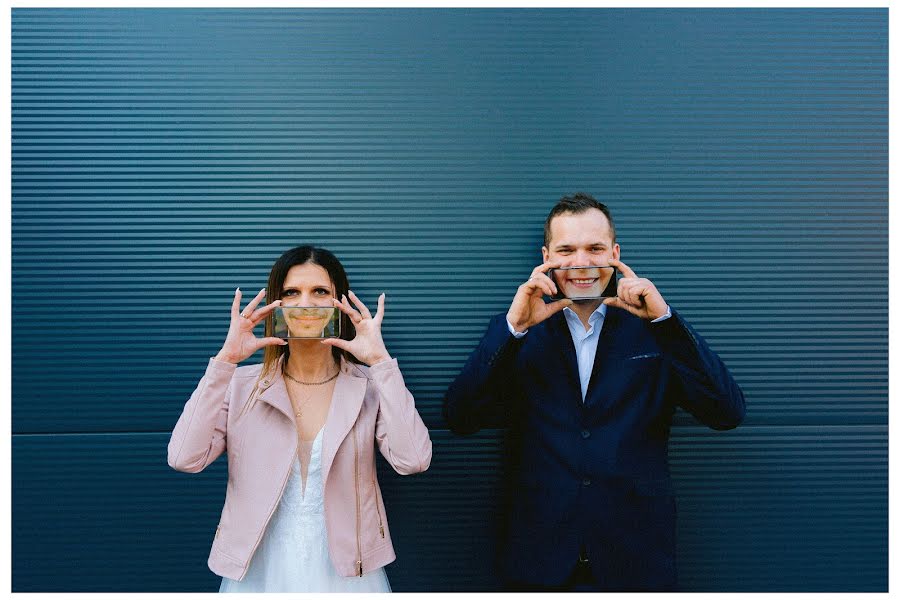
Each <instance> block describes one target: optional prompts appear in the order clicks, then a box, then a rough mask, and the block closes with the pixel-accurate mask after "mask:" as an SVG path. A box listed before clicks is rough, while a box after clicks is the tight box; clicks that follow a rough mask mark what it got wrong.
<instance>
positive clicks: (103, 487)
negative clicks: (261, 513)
mask: <svg viewBox="0 0 900 600" xmlns="http://www.w3.org/2000/svg"><path fill="white" fill-rule="evenodd" d="M432 439H433V441H434V461H433V463H432V466H431V468H430V469H429V471H427V472H425V473H423V474H421V475H415V476H411V477H401V476H399V475H397V474H396V473H394V472H393V471H391V470H390V467H388V466H387V465H386V463H385V462H384V461H383V460H379V481H380V482H381V484H382V490H383V494H384V501H385V505H386V506H387V511H388V512H387V518H388V521H389V523H390V528H391V536H392V538H393V540H394V545H395V549H396V551H397V561H396V562H395V563H393V564H392V565H390V566H389V567H388V577H389V578H390V581H391V586H392V587H393V589H394V590H395V591H409V590H427V591H453V590H465V591H476V590H492V589H496V587H497V581H496V578H495V577H494V575H493V568H492V567H493V560H494V553H495V551H496V541H495V540H494V539H493V537H492V532H493V530H494V527H495V524H496V522H497V519H498V517H499V515H498V514H497V513H498V505H499V496H498V490H499V486H500V476H501V472H502V459H501V452H502V446H503V443H502V440H501V436H500V434H499V433H498V432H496V431H484V432H481V433H479V434H477V435H475V436H472V437H467V438H462V439H460V438H457V437H455V436H453V435H451V434H449V433H448V432H446V431H435V432H433V433H432ZM167 441H168V436H167V435H164V434H106V435H103V434H85V435H45V436H31V435H19V436H15V437H14V439H13V446H12V448H13V460H14V465H27V468H22V467H15V468H14V469H13V488H12V490H13V497H12V499H13V507H12V508H13V517H14V518H13V589H14V590H17V591H74V590H81V591H84V590H93V591H128V592H150V591H207V592H210V591H216V590H217V589H218V581H219V578H218V577H217V576H215V575H213V574H211V573H210V572H209V570H208V569H207V567H206V557H207V555H208V554H209V545H210V544H211V543H212V536H213V533H214V532H215V528H216V524H217V523H218V518H219V511H220V510H221V507H222V501H223V499H224V490H225V461H224V460H219V461H217V462H216V463H214V464H213V465H212V466H211V467H210V468H209V469H208V470H207V471H205V472H203V473H201V474H198V475H189V474H183V473H176V472H175V471H172V470H171V469H169V468H168V466H167V465H166V464H165V446H166V443H167ZM671 446H672V448H671V461H672V474H673V481H674V484H675V491H676V495H677V504H678V515H679V520H678V560H679V575H680V578H681V582H682V587H684V588H686V589H691V590H696V591H715V590H729V591H766V590H769V591H771V590H779V591H846V590H857V591H879V590H884V589H886V588H887V560H886V556H887V543H888V540H887V427H886V426H857V427H839V426H816V427H747V428H743V429H737V430H734V431H731V432H727V433H718V432H713V431H710V430H707V429H705V428H698V427H681V428H678V429H676V430H675V431H674V432H673V437H672V444H671ZM101 505H102V507H103V510H99V506H101ZM879 557H880V558H879ZM37 565H39V566H37Z"/></svg>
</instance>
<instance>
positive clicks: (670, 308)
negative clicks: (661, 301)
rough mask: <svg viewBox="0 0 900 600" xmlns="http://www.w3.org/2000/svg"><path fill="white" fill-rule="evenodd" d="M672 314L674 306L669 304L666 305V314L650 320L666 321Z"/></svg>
mask: <svg viewBox="0 0 900 600" xmlns="http://www.w3.org/2000/svg"><path fill="white" fill-rule="evenodd" d="M671 316H672V307H671V306H669V305H668V304H667V305H666V314H664V315H662V316H659V317H656V318H655V319H653V320H652V321H650V322H651V323H659V322H660V321H665V320H666V319H668V318H669V317H671Z"/></svg>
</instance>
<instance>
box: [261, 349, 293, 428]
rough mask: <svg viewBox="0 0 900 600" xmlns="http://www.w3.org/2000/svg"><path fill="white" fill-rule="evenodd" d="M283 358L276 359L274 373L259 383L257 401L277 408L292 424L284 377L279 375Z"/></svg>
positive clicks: (289, 401) (289, 400) (291, 412)
mask: <svg viewBox="0 0 900 600" xmlns="http://www.w3.org/2000/svg"><path fill="white" fill-rule="evenodd" d="M283 361H284V356H280V357H278V363H277V364H276V365H275V371H274V372H273V373H270V374H269V375H266V376H265V377H263V378H262V379H261V380H260V382H259V399H260V400H262V401H263V402H265V403H267V404H270V405H272V406H274V407H275V408H277V409H278V410H279V411H281V412H282V413H284V415H285V416H286V417H287V418H288V419H289V420H290V421H291V425H293V424H294V408H293V407H292V406H291V399H290V397H288V392H287V386H285V385H284V376H283V375H282V374H281V365H282V362H283Z"/></svg>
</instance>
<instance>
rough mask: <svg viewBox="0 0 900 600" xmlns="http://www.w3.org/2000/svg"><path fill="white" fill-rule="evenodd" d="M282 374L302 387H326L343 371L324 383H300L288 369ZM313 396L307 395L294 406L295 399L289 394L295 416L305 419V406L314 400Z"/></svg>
mask: <svg viewBox="0 0 900 600" xmlns="http://www.w3.org/2000/svg"><path fill="white" fill-rule="evenodd" d="M281 372H282V373H284V376H285V377H287V378H288V379H290V380H291V381H295V382H297V383H299V384H300V385H307V386H317V385H325V384H326V383H328V382H329V381H333V380H334V379H335V378H336V377H337V376H338V375H340V374H341V370H340V369H338V371H337V373H335V374H334V375H332V376H331V377H329V378H328V379H324V380H322V381H319V382H318V383H307V382H305V381H300V380H299V379H296V378H294V377H291V374H290V373H288V372H287V369H282V370H281ZM312 395H313V393H312V392H310V393H309V394H307V395H306V396H305V397H304V398H303V399H302V400H298V401H297V406H294V399H293V398H291V395H290V394H288V399H289V400H290V401H291V408H293V409H294V414H295V415H296V416H297V418H298V419H300V418H302V417H303V404H304V403H305V402H306V401H307V400H309V399H310V398H312Z"/></svg>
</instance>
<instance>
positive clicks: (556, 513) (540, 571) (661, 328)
mask: <svg viewBox="0 0 900 600" xmlns="http://www.w3.org/2000/svg"><path fill="white" fill-rule="evenodd" d="M676 406H681V407H682V408H684V409H685V410H687V411H688V412H690V413H691V414H693V415H694V416H695V417H696V418H697V419H699V420H700V421H701V422H702V423H705V424H706V425H708V426H709V427H712V428H713V429H731V428H733V427H736V426H737V425H738V424H739V423H740V422H741V420H742V419H743V417H744V396H743V394H742V392H741V390H740V388H739V387H738V385H737V384H736V383H735V381H734V379H732V377H731V375H730V374H729V373H728V370H727V369H726V367H725V365H724V364H723V363H722V361H721V360H720V359H719V357H718V356H716V354H715V353H714V352H713V351H712V350H711V349H710V348H709V346H708V345H707V344H706V342H705V341H704V340H703V339H702V338H701V337H700V336H699V335H697V333H696V332H694V331H693V329H691V327H690V326H688V324H687V323H685V322H684V320H683V319H682V318H681V317H680V316H679V315H678V313H677V312H676V311H675V310H674V309H673V310H672V316H671V318H669V319H667V320H665V321H661V322H659V323H651V322H649V321H646V320H643V319H639V318H638V317H635V316H633V315H631V314H630V313H628V312H627V311H624V310H621V309H617V308H613V307H610V308H609V309H608V311H607V315H606V318H605V321H604V323H603V327H602V329H601V332H600V338H599V340H598V343H597V355H596V359H595V361H594V367H593V371H592V374H591V378H590V383H589V386H588V390H587V396H586V399H585V400H584V401H582V396H581V386H580V383H579V379H578V367H577V360H576V356H575V346H574V344H573V342H572V337H571V333H570V332H569V329H568V326H567V324H566V321H565V316H564V315H563V314H562V313H557V314H556V315H554V316H553V317H551V318H549V319H548V320H546V321H544V322H543V323H540V324H538V325H535V326H534V327H532V328H531V329H529V331H528V333H527V334H526V335H525V337H523V338H521V339H516V338H515V337H514V336H513V335H512V334H510V333H509V330H508V328H507V324H506V315H505V314H503V315H497V316H496V317H494V318H493V319H492V320H491V323H490V325H489V326H488V330H487V333H486V334H485V336H484V338H483V339H482V340H481V343H480V344H479V345H478V347H477V348H476V349H475V351H474V352H473V353H472V354H471V356H469V359H468V361H467V362H466V364H465V366H464V367H463V370H462V372H461V373H460V374H459V376H458V377H457V378H456V380H455V381H454V382H453V384H452V385H451V386H450V388H449V390H448V391H447V395H446V398H445V401H444V417H445V419H446V420H447V423H448V424H449V426H450V428H451V430H453V431H454V432H456V433H461V434H466V433H473V432H475V431H478V430H479V429H482V428H485V427H507V428H508V430H507V445H506V450H507V459H508V460H507V463H508V469H509V471H508V473H507V481H508V482H509V484H510V489H509V493H508V494H507V496H508V503H507V505H506V510H507V519H506V523H505V531H504V533H503V534H502V535H503V538H504V542H505V543H504V544H503V546H504V548H503V551H502V552H501V557H500V567H501V571H502V574H503V576H504V578H505V579H506V580H507V581H510V582H519V583H527V584H536V585H558V584H561V583H562V582H564V581H565V580H566V578H567V577H568V576H569V575H570V574H571V573H572V571H573V569H574V567H575V564H576V561H577V560H578V556H579V552H580V550H581V549H582V548H584V549H586V551H587V556H588V558H589V560H590V563H589V564H590V567H591V569H592V572H593V575H594V577H595V579H596V580H597V582H598V583H599V585H600V587H601V588H603V589H608V590H672V589H674V588H675V585H676V570H675V501H674V498H673V496H672V488H671V484H670V480H669V467H668V440H669V428H670V425H671V419H672V414H673V412H674V410H675V407H676Z"/></svg>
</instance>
